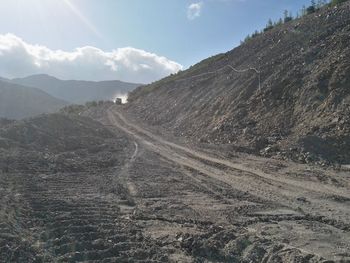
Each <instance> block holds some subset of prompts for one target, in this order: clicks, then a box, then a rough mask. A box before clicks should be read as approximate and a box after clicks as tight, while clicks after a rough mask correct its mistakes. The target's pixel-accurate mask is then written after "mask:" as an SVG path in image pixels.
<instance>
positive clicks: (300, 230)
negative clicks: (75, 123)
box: [0, 105, 350, 262]
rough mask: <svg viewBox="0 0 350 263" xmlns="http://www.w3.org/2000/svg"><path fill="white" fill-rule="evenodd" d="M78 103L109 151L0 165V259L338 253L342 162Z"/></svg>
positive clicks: (345, 221)
mask: <svg viewBox="0 0 350 263" xmlns="http://www.w3.org/2000/svg"><path fill="white" fill-rule="evenodd" d="M82 115H89V116H90V117H93V118H94V119H95V120H98V121H99V122H100V123H101V124H100V125H101V127H99V129H100V132H102V131H104V129H108V131H109V132H108V133H106V131H104V132H102V133H101V134H104V135H103V136H98V133H96V134H95V135H94V136H96V138H99V140H102V139H104V140H105V143H107V142H108V144H110V146H108V147H107V146H105V147H100V148H99V149H98V150H96V152H94V153H91V154H95V156H96V158H97V157H98V156H100V154H102V153H105V154H107V153H108V152H109V153H113V154H114V155H115V157H116V159H118V162H113V163H112V162H111V163H110V164H109V165H106V164H105V163H103V165H102V159H101V161H100V159H98V158H97V159H96V161H95V164H94V166H88V163H89V162H90V160H91V155H87V156H90V157H89V158H88V157H84V156H83V155H80V157H79V158H80V159H79V160H80V161H79V162H78V163H85V162H86V165H87V168H86V169H85V170H83V171H82V172H76V171H75V170H70V171H69V169H67V170H66V171H63V170H62V169H60V170H58V171H56V170H50V169H47V170H46V171H43V172H42V171H38V172H36V171H33V170H31V171H28V172H25V170H23V169H16V167H12V166H11V167H10V169H9V170H8V171H6V172H5V171H3V172H2V173H0V182H1V184H0V195H1V199H0V200H1V201H0V211H1V212H0V219H1V220H0V222H1V223H0V262H349V261H350V254H349V251H350V249H349V248H350V235H349V232H350V191H349V188H350V185H349V179H350V173H349V172H348V171H345V170H344V171H340V170H338V171H335V170H331V169H321V168H319V167H315V166H310V165H302V164H296V163H293V162H289V161H281V160H273V159H267V158H261V157H256V156H252V155H248V154H242V153H234V154H232V152H230V154H229V153H228V152H226V150H225V148H219V147H216V148H215V147H212V148H209V147H207V148H206V147H204V146H202V145H199V144H198V145H195V144H191V143H188V142H185V141H180V140H177V139H175V138H173V137H172V136H171V135H169V134H166V133H164V132H160V130H159V129H158V130H155V129H156V127H149V126H147V125H145V124H142V123H141V122H140V121H138V120H135V119H134V118H133V117H132V116H130V115H129V114H127V113H126V112H125V111H124V110H123V107H122V106H112V107H111V106H109V105H108V106H104V107H97V108H95V109H90V110H86V111H84V112H83V113H82ZM56 118H57V117H56ZM70 118H73V117H70ZM74 118H75V117H74ZM74 118H73V119H74ZM79 118H80V117H79ZM84 120H85V121H86V119H84ZM91 121H92V120H91ZM89 127H90V128H91V126H90V125H88V124H86V129H88V131H87V132H88V133H89V134H90V128H89ZM93 127H95V128H94V129H96V128H97V127H98V126H97V124H96V123H94V124H93ZM102 128H103V130H102ZM113 138H114V139H113ZM96 140H97V139H96ZM113 140H116V141H117V142H118V143H117V145H123V147H122V148H118V146H117V145H116V146H114V148H113V147H112V141H113ZM98 143H99V144H100V143H101V141H98ZM83 145H84V144H83ZM82 147H83V146H82ZM84 147H85V146H84ZM90 147H92V146H91V145H90ZM64 149H65V150H67V149H66V148H64ZM112 149H114V150H112ZM116 149H118V150H116ZM37 150H38V149H37ZM61 151H63V150H61ZM67 151H68V150H67ZM69 151H70V150H69ZM73 152H76V150H74V151H73ZM56 154H59V153H56ZM229 155H230V156H229ZM25 161H26V159H24V162H25ZM99 164H101V166H99ZM33 165H34V166H35V161H34V164H32V166H33ZM37 165H39V164H37ZM32 166H31V167H32ZM96 167H99V168H98V169H97V168H96Z"/></svg>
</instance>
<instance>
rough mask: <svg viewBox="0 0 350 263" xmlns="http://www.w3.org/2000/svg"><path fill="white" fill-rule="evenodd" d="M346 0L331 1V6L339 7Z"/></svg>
mask: <svg viewBox="0 0 350 263" xmlns="http://www.w3.org/2000/svg"><path fill="white" fill-rule="evenodd" d="M346 1H348V0H332V2H331V5H339V4H342V3H345V2H346Z"/></svg>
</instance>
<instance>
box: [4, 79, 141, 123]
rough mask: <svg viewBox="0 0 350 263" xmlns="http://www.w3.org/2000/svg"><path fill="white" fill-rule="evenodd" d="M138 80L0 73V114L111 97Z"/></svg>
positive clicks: (15, 114)
mask: <svg viewBox="0 0 350 263" xmlns="http://www.w3.org/2000/svg"><path fill="white" fill-rule="evenodd" d="M138 86H140V84H134V83H126V82H122V81H118V80H112V81H100V82H94V81H81V80H60V79H57V78H55V77H52V76H49V75H33V76H29V77H25V78H16V79H7V78H2V77H0V118H8V119H22V118H26V117H33V116H36V115H38V114H42V113H52V112H56V111H58V110H59V109H60V108H62V107H64V106H66V105H69V104H84V103H86V102H87V101H96V100H112V99H114V98H115V97H119V96H123V97H124V96H125V95H126V94H127V93H128V92H130V91H132V90H134V89H135V88H137V87H138Z"/></svg>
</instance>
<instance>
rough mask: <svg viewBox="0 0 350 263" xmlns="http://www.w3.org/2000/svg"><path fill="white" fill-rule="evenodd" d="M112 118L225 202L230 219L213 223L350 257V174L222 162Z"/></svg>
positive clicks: (331, 255)
mask: <svg viewBox="0 0 350 263" xmlns="http://www.w3.org/2000/svg"><path fill="white" fill-rule="evenodd" d="M108 118H109V120H110V122H111V124H113V125H115V126H116V127H118V128H119V129H121V130H123V131H125V132H126V133H128V134H130V135H131V136H133V137H134V138H135V140H136V141H137V142H139V143H140V144H142V145H143V147H145V148H146V149H147V150H149V151H151V152H154V153H156V154H157V155H160V156H161V157H162V158H165V159H166V160H167V161H168V162H172V163H174V165H177V166H178V167H180V168H181V169H182V174H183V175H184V176H185V177H186V180H190V181H192V182H193V181H195V182H197V183H198V187H202V189H205V191H207V192H208V193H210V194H211V196H216V197H218V198H220V199H221V202H220V204H217V208H223V207H224V208H223V209H224V210H226V212H227V215H226V216H225V217H219V216H217V215H215V213H214V215H213V216H212V217H211V216H208V218H207V220H209V221H211V222H215V221H218V220H220V221H223V223H226V224H235V225H240V226H243V225H244V226H246V227H247V228H248V229H249V231H252V232H254V233H255V234H257V235H259V236H264V237H266V236H269V238H271V239H272V240H274V241H276V242H281V243H283V244H288V246H291V247H295V248H299V249H301V248H302V250H303V251H306V252H307V253H312V254H317V255H320V256H323V257H325V258H328V259H341V258H344V255H347V254H346V253H348V251H349V245H350V238H349V237H348V236H349V235H348V234H349V230H350V221H349V219H350V205H349V204H350V191H349V175H346V174H341V173H337V172H331V171H328V172H325V171H318V170H317V169H314V171H313V172H314V173H316V174H317V173H318V172H320V173H322V175H323V176H324V177H325V178H327V179H330V180H315V177H314V176H308V175H307V174H308V173H310V169H312V168H310V167H306V166H305V167H302V166H298V165H295V164H288V163H285V164H284V166H283V168H281V169H278V170H273V169H271V170H268V171H266V170H267V169H261V168H260V167H259V166H258V165H256V164H255V165H254V162H253V161H252V160H251V161H248V162H247V160H240V159H239V158H238V159H235V160H233V161H231V160H226V159H221V158H217V157H215V156H211V155H209V154H207V153H205V152H201V151H198V150H193V149H191V148H189V147H186V146H184V145H179V144H176V143H173V142H171V141H168V140H166V139H164V138H162V137H160V136H158V135H155V134H153V133H152V132H150V131H149V130H146V129H144V128H142V127H140V126H138V125H136V124H135V122H133V121H130V120H128V119H126V118H125V117H124V116H123V114H122V113H121V112H118V111H115V110H109V111H108ZM240 161H241V162H240ZM259 161H260V162H261V161H262V160H259ZM242 163H243V164H242ZM257 163H259V162H257ZM263 170H265V171H263ZM291 171H294V174H293V173H291ZM303 171H304V172H305V174H304V175H303V174H302V172H303ZM295 174H299V176H296V175H295ZM220 186H221V187H220ZM222 186H224V187H222ZM227 192H229V193H230V194H227ZM237 197H239V198H238V200H237ZM202 198H203V200H205V198H206V197H202ZM196 208H197V209H198V211H201V209H203V210H202V211H205V212H204V213H205V214H207V215H209V214H210V213H209V212H208V211H207V210H208V208H207V207H206V206H204V207H201V206H200V205H199V204H197V205H196ZM242 210H243V211H242ZM223 218H225V219H223ZM276 222H278V223H276ZM271 233H273V234H271ZM344 253H345V254H344ZM348 256H349V255H347V257H348Z"/></svg>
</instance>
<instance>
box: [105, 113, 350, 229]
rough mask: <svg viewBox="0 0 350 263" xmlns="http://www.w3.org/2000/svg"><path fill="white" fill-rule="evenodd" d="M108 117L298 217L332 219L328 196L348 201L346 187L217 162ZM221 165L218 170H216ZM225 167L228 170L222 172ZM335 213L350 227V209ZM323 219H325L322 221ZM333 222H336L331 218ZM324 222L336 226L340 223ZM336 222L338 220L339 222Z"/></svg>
mask: <svg viewBox="0 0 350 263" xmlns="http://www.w3.org/2000/svg"><path fill="white" fill-rule="evenodd" d="M108 118H109V119H110V121H111V123H112V124H114V125H116V126H117V127H118V128H119V129H122V130H123V131H124V132H126V133H128V134H130V135H132V136H134V138H136V139H137V140H138V141H140V142H141V143H143V144H144V145H146V146H147V147H148V148H149V149H151V150H152V151H154V152H157V153H158V154H160V155H162V156H163V157H165V158H167V159H168V160H171V161H173V162H176V163H178V164H179V165H182V166H184V167H189V168H191V169H194V170H196V171H198V172H200V173H203V174H205V175H208V176H210V177H212V178H215V179H216V180H219V181H222V182H224V183H226V184H229V185H230V186H231V187H232V188H234V189H237V190H240V191H246V192H248V193H250V194H251V195H253V196H257V197H259V198H261V199H263V200H265V201H266V202H267V203H275V204H279V205H280V206H281V207H284V208H286V207H289V208H290V209H292V210H294V211H295V213H296V214H299V213H300V212H301V213H302V214H309V215H312V216H313V217H314V218H315V216H316V218H317V216H320V215H321V217H322V218H323V217H325V218H326V219H331V215H330V214H329V210H330V209H331V208H332V209H333V205H334V203H332V202H331V201H330V200H326V197H325V193H331V194H337V195H339V196H343V197H345V198H349V197H350V195H349V191H346V190H347V189H346V188H345V187H344V188H339V189H338V188H335V187H333V186H328V185H323V184H317V183H314V182H308V184H305V183H304V182H302V183H300V182H297V181H294V180H291V179H287V178H283V177H282V176H278V177H277V176H276V175H270V174H267V173H265V172H261V171H258V170H256V169H253V168H250V167H245V166H243V165H241V164H237V163H231V162H230V161H228V160H224V159H218V158H214V157H211V156H208V155H207V154H203V153H200V152H197V151H194V150H192V149H189V148H187V147H184V146H181V145H178V144H175V143H172V142H169V141H166V140H164V139H163V138H160V137H158V136H156V135H154V134H152V133H151V132H149V131H146V130H144V129H142V128H140V127H138V126H136V125H134V124H132V123H130V122H129V121H127V120H126V119H125V118H124V116H123V115H122V114H121V113H119V112H117V111H113V110H109V111H108ZM218 166H219V168H217V167H218ZM220 166H225V167H226V168H228V170H230V171H227V169H222V167H221V169H220ZM300 196H303V197H304V196H305V197H307V202H303V200H302V201H300V200H298V198H299V197H300ZM336 212H337V214H338V215H339V220H340V221H341V222H340V225H342V226H343V228H346V229H347V228H349V224H348V221H347V218H348V217H349V215H350V208H349V207H348V206H347V205H346V203H344V204H337V207H336ZM320 220H323V219H320ZM332 220H333V219H332ZM332 220H323V222H324V223H327V222H330V224H332V225H337V224H338V223H339V222H333V221H334V220H333V221H332ZM336 221H337V220H336Z"/></svg>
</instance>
